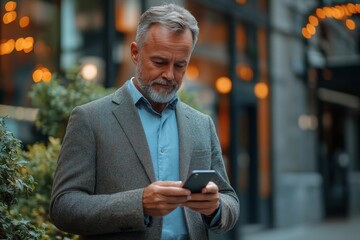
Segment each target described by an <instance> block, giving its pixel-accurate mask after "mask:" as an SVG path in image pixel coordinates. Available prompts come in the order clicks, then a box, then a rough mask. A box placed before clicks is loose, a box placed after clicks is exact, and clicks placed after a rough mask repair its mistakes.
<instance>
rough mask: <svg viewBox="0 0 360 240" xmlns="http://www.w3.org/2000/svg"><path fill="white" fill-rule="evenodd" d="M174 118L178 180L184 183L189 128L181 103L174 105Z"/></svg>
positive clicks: (189, 158) (186, 115) (186, 169)
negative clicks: (178, 166) (177, 141)
mask: <svg viewBox="0 0 360 240" xmlns="http://www.w3.org/2000/svg"><path fill="white" fill-rule="evenodd" d="M176 117H177V124H178V128H179V161H180V180H181V181H183V182H184V181H185V180H186V178H187V176H188V172H189V166H190V161H191V149H192V145H191V141H190V139H191V132H190V128H189V124H188V123H189V120H190V116H188V114H187V112H186V110H185V108H184V107H183V103H182V102H180V101H179V102H178V104H176Z"/></svg>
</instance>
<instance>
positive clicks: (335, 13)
mask: <svg viewBox="0 0 360 240" xmlns="http://www.w3.org/2000/svg"><path fill="white" fill-rule="evenodd" d="M359 13H360V4H354V3H347V4H342V5H336V6H334V7H328V6H325V7H320V8H317V9H316V10H315V14H314V15H310V16H309V17H308V22H307V23H306V26H305V27H303V28H302V30H301V33H302V36H303V37H304V38H306V39H310V38H311V37H312V36H314V35H315V34H316V27H317V26H318V25H319V21H321V20H324V19H326V18H330V19H331V18H334V19H336V20H342V21H344V23H345V26H346V27H347V28H348V29H349V30H355V28H356V24H355V22H354V21H353V20H352V19H349V17H351V16H352V15H354V14H359Z"/></svg>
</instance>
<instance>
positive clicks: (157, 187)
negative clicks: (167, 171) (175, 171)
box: [151, 182, 191, 196]
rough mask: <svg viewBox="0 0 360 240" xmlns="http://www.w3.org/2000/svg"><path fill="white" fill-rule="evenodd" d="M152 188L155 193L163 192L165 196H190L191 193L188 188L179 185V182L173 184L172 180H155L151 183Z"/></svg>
mask: <svg viewBox="0 0 360 240" xmlns="http://www.w3.org/2000/svg"><path fill="white" fill-rule="evenodd" d="M168 183H170V184H168ZM180 186H181V184H180ZM151 188H152V190H153V192H154V194H161V195H164V196H188V195H190V194H191V192H190V191H189V190H188V189H185V188H182V187H179V186H178V185H177V184H172V183H171V182H166V183H165V182H155V183H153V184H151Z"/></svg>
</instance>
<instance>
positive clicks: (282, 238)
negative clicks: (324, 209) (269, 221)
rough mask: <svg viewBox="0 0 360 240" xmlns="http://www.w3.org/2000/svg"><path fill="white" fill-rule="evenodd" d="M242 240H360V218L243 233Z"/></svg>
mask: <svg viewBox="0 0 360 240" xmlns="http://www.w3.org/2000/svg"><path fill="white" fill-rule="evenodd" d="M239 239H240V240H360V216H359V217H353V218H347V219H332V220H326V221H324V222H322V223H319V224H313V225H310V224H304V225H299V226H296V227H291V228H282V229H279V228H277V229H270V230H262V231H258V232H252V233H243V234H242V236H241V237H240V238H239Z"/></svg>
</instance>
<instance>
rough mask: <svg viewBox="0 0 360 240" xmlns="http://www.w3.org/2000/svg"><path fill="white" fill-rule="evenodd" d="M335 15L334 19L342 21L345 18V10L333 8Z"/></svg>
mask: <svg viewBox="0 0 360 240" xmlns="http://www.w3.org/2000/svg"><path fill="white" fill-rule="evenodd" d="M333 15H334V18H336V19H338V20H340V19H342V18H343V17H344V10H343V9H342V8H339V7H335V8H333Z"/></svg>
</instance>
